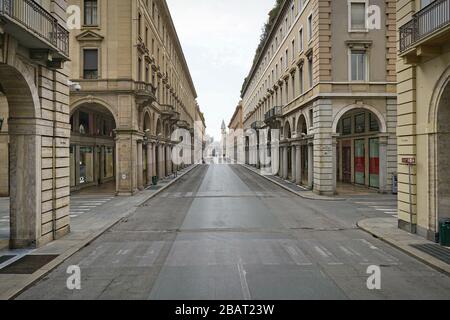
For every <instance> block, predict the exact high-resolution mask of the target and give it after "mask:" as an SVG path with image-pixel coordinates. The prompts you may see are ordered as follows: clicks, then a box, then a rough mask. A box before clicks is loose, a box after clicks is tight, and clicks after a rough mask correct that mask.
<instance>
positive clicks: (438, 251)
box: [411, 244, 450, 264]
mask: <svg viewBox="0 0 450 320" xmlns="http://www.w3.org/2000/svg"><path fill="white" fill-rule="evenodd" d="M411 247H413V248H416V249H417V250H420V251H422V252H425V253H427V254H429V255H430V256H432V257H435V258H436V259H439V260H441V261H443V262H445V263H446V264H450V250H449V249H447V248H445V247H442V246H440V245H438V244H417V245H411Z"/></svg>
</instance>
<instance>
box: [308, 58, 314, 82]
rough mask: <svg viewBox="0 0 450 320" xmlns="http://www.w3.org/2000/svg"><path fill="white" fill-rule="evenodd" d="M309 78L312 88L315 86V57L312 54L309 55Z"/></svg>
mask: <svg viewBox="0 0 450 320" xmlns="http://www.w3.org/2000/svg"><path fill="white" fill-rule="evenodd" d="M308 80H309V87H310V88H312V86H313V57H312V55H310V56H309V57H308Z"/></svg>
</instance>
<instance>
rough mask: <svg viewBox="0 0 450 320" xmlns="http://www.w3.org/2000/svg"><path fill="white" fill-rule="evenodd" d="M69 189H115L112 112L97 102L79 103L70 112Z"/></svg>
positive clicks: (104, 190)
mask: <svg viewBox="0 0 450 320" xmlns="http://www.w3.org/2000/svg"><path fill="white" fill-rule="evenodd" d="M70 125H71V137H70V189H71V191H72V192H74V191H80V190H84V189H87V188H89V192H93V193H111V194H114V193H115V191H116V185H115V181H116V168H117V165H116V156H115V155H116V144H115V129H116V122H115V118H114V115H113V114H112V113H111V111H110V110H109V108H106V107H105V106H103V105H101V104H98V103H83V104H79V105H77V106H76V107H73V108H72V110H71V116H70Z"/></svg>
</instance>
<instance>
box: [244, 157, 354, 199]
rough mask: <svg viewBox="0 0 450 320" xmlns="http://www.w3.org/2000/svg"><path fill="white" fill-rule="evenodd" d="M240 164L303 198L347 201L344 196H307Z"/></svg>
mask: <svg viewBox="0 0 450 320" xmlns="http://www.w3.org/2000/svg"><path fill="white" fill-rule="evenodd" d="M240 166H242V167H244V168H245V169H247V170H248V171H250V172H253V173H255V174H257V175H258V176H260V177H263V178H264V179H266V180H268V181H270V182H272V183H273V184H276V185H277V186H279V187H281V188H283V189H285V190H287V191H289V192H291V193H293V194H295V195H297V196H298V197H301V198H303V199H307V200H314V201H346V199H343V198H331V197H325V196H317V197H311V196H307V195H304V194H301V193H300V192H297V191H294V190H292V189H291V188H289V187H287V186H285V185H283V184H281V183H279V182H277V181H274V180H272V179H270V178H268V177H266V176H265V175H262V174H260V173H258V172H256V171H255V170H253V169H250V168H249V167H247V166H245V165H242V164H241V165H240ZM318 197H323V199H322V198H318Z"/></svg>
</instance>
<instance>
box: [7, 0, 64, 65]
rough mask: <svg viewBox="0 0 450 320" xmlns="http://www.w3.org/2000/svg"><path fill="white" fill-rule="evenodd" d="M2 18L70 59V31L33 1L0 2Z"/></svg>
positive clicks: (12, 0)
mask: <svg viewBox="0 0 450 320" xmlns="http://www.w3.org/2000/svg"><path fill="white" fill-rule="evenodd" d="M0 17H3V18H6V19H7V20H9V21H11V22H13V23H16V24H18V25H20V26H21V27H22V28H24V29H26V30H27V31H28V32H30V33H32V34H34V35H35V36H37V37H39V38H41V39H43V40H45V42H47V43H49V44H50V45H51V46H53V47H54V49H56V50H57V51H58V53H60V54H62V55H63V56H64V57H66V58H68V57H69V31H67V30H66V29H65V28H64V27H63V26H62V25H60V24H59V22H58V20H57V19H56V18H55V17H53V16H52V15H51V14H50V13H49V12H47V10H45V9H44V8H43V7H41V6H40V5H39V4H38V3H37V2H35V1H33V0H0Z"/></svg>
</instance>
